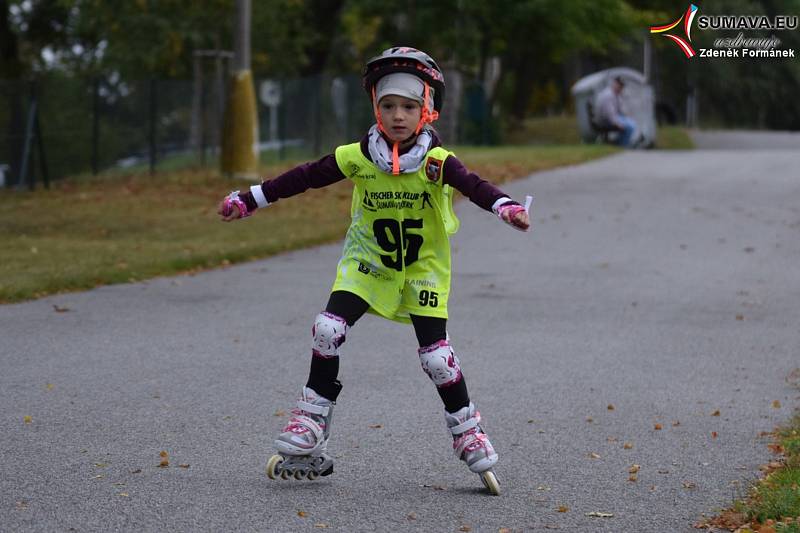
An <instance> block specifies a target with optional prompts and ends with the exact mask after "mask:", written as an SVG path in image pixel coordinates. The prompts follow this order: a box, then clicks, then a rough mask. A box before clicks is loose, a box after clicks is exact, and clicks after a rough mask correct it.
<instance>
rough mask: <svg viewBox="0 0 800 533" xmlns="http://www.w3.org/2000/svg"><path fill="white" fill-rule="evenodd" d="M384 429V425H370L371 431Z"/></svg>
mask: <svg viewBox="0 0 800 533" xmlns="http://www.w3.org/2000/svg"><path fill="white" fill-rule="evenodd" d="M382 427H383V424H370V425H369V428H370V429H381V428H382Z"/></svg>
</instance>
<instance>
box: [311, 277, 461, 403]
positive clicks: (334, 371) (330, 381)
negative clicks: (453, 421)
mask: <svg viewBox="0 0 800 533" xmlns="http://www.w3.org/2000/svg"><path fill="white" fill-rule="evenodd" d="M368 309H369V304H368V303H367V302H366V301H364V299H363V298H361V297H360V296H357V295H356V294H353V293H352V292H347V291H334V292H332V293H331V296H330V298H329V299H328V305H327V306H325V311H327V312H328V313H332V314H334V315H336V316H340V317H342V318H343V319H344V320H345V322H347V326H348V327H353V325H354V324H355V323H356V322H357V321H358V319H359V318H361V317H362V316H363V315H364V313H366V312H367V310H368ZM411 323H412V324H413V325H414V333H416V335H417V342H419V345H420V347H424V346H430V345H431V344H434V343H435V342H438V341H440V340H443V339H446V338H447V319H444V318H437V317H429V316H417V315H411ZM338 374H339V358H338V357H332V358H330V359H323V358H321V357H312V358H311V371H310V373H309V377H308V383H307V385H306V386H307V387H310V388H312V389H314V390H315V391H316V392H317V393H319V394H322V395H323V396H325V397H326V398H328V399H330V400H334V401H335V400H336V396H337V395H338V392H339V389H340V388H341V385H339V383H338V381H337V379H336V378H337V377H338ZM436 390H437V391H438V392H439V396H440V397H441V398H442V402H444V404H445V409H446V410H447V411H448V412H451V413H453V412H455V411H458V410H459V409H461V408H462V407H466V406H467V405H469V394H468V393H467V385H466V382H465V381H464V377H463V375H462V377H461V380H460V381H459V382H458V383H455V384H453V385H450V386H448V387H442V388H438V387H437V389H436Z"/></svg>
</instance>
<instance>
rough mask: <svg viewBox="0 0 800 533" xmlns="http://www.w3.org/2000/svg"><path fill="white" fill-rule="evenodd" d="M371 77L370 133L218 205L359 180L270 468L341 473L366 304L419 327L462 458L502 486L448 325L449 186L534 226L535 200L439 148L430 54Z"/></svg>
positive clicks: (404, 56) (412, 53)
mask: <svg viewBox="0 0 800 533" xmlns="http://www.w3.org/2000/svg"><path fill="white" fill-rule="evenodd" d="M363 86H364V89H365V90H366V92H367V94H368V95H369V97H370V100H371V103H372V107H373V110H374V113H375V120H376V123H375V124H374V125H373V126H372V127H371V128H370V129H369V131H368V132H367V134H366V135H365V136H364V138H363V139H361V141H360V142H356V143H353V144H348V145H344V146H340V147H338V148H337V149H336V151H335V152H334V153H333V154H331V155H327V156H325V157H323V158H322V159H320V160H319V161H316V162H311V163H306V164H303V165H300V166H298V167H296V168H294V169H292V170H289V171H288V172H286V173H284V174H281V175H280V176H278V177H277V178H275V179H272V180H267V181H264V182H263V183H261V184H260V185H255V186H253V187H250V190H249V191H245V192H239V191H234V192H232V193H231V194H230V195H229V196H228V197H226V198H225V199H224V200H223V201H222V202H221V203H220V206H219V213H220V215H221V216H222V218H223V220H225V221H231V220H235V219H238V218H243V217H247V216H250V215H252V214H253V212H254V211H255V210H256V209H263V208H265V207H267V206H269V205H270V204H273V203H275V202H277V201H278V200H279V199H281V198H289V197H290V196H294V195H296V194H299V193H301V192H303V191H305V190H307V189H308V188H309V187H311V188H319V187H324V186H326V185H330V184H332V183H335V182H337V181H340V180H343V179H350V180H352V181H353V185H354V189H353V201H352V207H351V216H352V223H351V224H350V228H349V229H348V231H347V236H346V237H345V242H344V249H343V252H342V257H341V259H340V260H339V264H338V267H337V270H336V280H335V281H334V283H333V288H332V290H331V295H330V298H329V300H328V304H327V305H326V307H325V310H324V311H323V312H321V313H320V314H319V315H317V317H316V319H315V321H314V325H313V327H312V328H311V333H312V338H313V340H312V348H311V370H310V372H309V377H308V381H307V382H306V385H305V386H304V387H303V388H302V391H301V395H300V399H299V400H298V402H297V408H296V409H295V410H294V411H293V416H292V417H291V419H290V420H289V422H288V424H287V425H286V427H285V428H284V429H283V431H282V432H281V433H280V434H279V435H278V438H277V440H276V441H275V447H276V448H277V450H278V453H279V454H278V455H275V456H273V457H272V458H271V459H270V460H269V463H268V465H267V473H268V475H269V477H270V478H273V479H274V478H276V477H282V478H284V479H288V478H289V477H292V476H293V477H295V478H297V479H302V478H304V477H308V478H309V479H315V478H316V477H318V476H320V475H323V476H325V475H328V474H330V473H331V472H333V460H332V458H331V457H330V456H329V455H328V454H327V453H326V448H327V444H328V439H329V438H330V434H331V419H332V415H333V408H334V405H335V403H336V398H337V396H338V395H339V392H340V391H341V388H342V385H341V383H340V382H339V381H338V373H339V350H340V347H341V346H342V344H343V343H344V342H345V339H346V337H347V333H348V331H349V329H350V328H352V327H353V325H354V324H355V323H356V321H358V319H359V318H360V317H361V316H362V315H363V314H364V313H365V312H367V311H370V312H372V313H375V314H378V315H381V316H383V317H386V318H388V319H391V320H395V321H400V322H405V323H408V322H410V323H411V324H413V326H414V331H415V333H416V336H417V340H418V341H419V346H420V347H419V350H418V352H417V353H418V355H419V361H420V364H421V366H422V369H423V370H424V371H425V373H426V374H427V375H428V377H430V379H431V380H432V381H433V383H434V385H435V386H436V390H437V392H438V393H439V396H440V397H441V399H442V402H443V404H444V410H445V413H444V418H445V423H446V424H447V427H448V428H449V430H450V432H451V434H452V436H453V449H454V450H455V454H456V456H457V457H458V458H459V459H461V460H462V461H464V462H465V463H466V464H467V466H468V467H469V469H470V470H471V471H472V472H475V473H478V474H480V476H481V479H482V480H483V483H484V484H485V485H486V487H487V488H488V490H489V491H490V492H491V493H493V494H499V485H498V482H497V478H496V477H495V475H494V473H493V471H492V467H493V466H494V464H495V463H496V462H497V458H498V456H497V453H496V452H495V450H494V447H493V446H492V443H491V442H490V441H489V438H488V437H487V435H486V433H485V432H484V431H483V428H482V426H481V415H480V413H479V412H478V410H477V409H476V407H475V404H474V403H473V402H472V401H471V400H470V397H469V394H468V392H467V384H466V381H465V380H464V375H463V374H462V372H461V368H460V366H459V360H458V357H457V356H456V353H455V351H454V349H453V347H452V345H451V344H450V339H449V337H448V335H447V329H446V324H447V301H448V296H449V294H450V243H449V236H450V235H451V234H453V233H455V231H456V230H457V229H458V219H457V218H456V216H455V214H454V213H453V209H452V191H451V187H452V188H455V189H457V190H458V191H460V192H461V193H463V194H464V195H465V196H466V197H468V198H469V199H470V200H471V201H472V202H474V203H475V204H477V205H478V206H479V207H481V208H483V209H485V210H487V211H492V212H494V213H495V214H496V215H497V216H498V218H499V219H500V220H502V221H503V222H505V223H507V224H509V225H511V226H512V227H514V228H516V229H518V230H521V231H527V230H528V229H529V225H530V223H529V217H528V211H527V207H523V206H522V205H520V204H519V203H517V202H515V201H513V200H512V199H511V198H509V197H508V196H507V195H505V194H504V193H503V192H502V191H501V190H499V189H498V188H497V187H495V186H493V185H491V184H490V183H488V182H486V181H484V180H483V179H481V178H480V177H479V176H477V175H476V174H474V173H471V172H469V171H468V170H467V169H466V168H465V167H464V165H463V164H462V163H461V162H460V161H459V160H458V159H457V158H456V157H455V155H453V153H452V152H449V151H447V150H446V149H445V148H443V147H442V146H441V143H440V141H439V138H438V136H437V134H436V132H435V130H434V129H433V128H432V127H430V124H431V123H432V122H434V121H435V120H436V119H437V118H438V117H439V112H440V111H441V110H442V103H443V102H444V91H445V83H444V76H443V75H442V71H441V70H440V69H439V67H438V65H437V64H436V62H435V61H434V60H433V59H431V57H430V56H428V55H427V54H425V53H424V52H421V51H419V50H416V49H414V48H405V47H395V48H390V49H388V50H385V51H384V52H383V53H382V54H380V55H379V56H377V57H374V58H373V59H371V60H370V61H369V62H368V63H367V65H366V68H365V69H364V76H363Z"/></svg>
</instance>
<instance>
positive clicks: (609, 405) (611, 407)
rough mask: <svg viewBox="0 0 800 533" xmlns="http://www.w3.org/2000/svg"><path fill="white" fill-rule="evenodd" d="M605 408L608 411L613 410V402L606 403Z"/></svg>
mask: <svg viewBox="0 0 800 533" xmlns="http://www.w3.org/2000/svg"><path fill="white" fill-rule="evenodd" d="M606 409H608V410H609V411H613V410H614V405H613V404H608V407H607V408H606Z"/></svg>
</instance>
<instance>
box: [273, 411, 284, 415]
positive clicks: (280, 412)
mask: <svg viewBox="0 0 800 533" xmlns="http://www.w3.org/2000/svg"><path fill="white" fill-rule="evenodd" d="M272 416H286V411H275V414H274V415H272Z"/></svg>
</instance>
